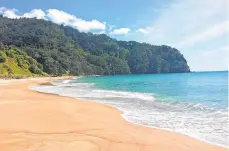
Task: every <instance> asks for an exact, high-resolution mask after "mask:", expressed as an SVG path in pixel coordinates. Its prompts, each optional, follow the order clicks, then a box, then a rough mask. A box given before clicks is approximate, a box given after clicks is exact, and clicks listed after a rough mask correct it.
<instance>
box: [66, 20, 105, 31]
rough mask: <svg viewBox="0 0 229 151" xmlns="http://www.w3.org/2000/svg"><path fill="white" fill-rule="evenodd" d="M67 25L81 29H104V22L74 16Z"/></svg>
mask: <svg viewBox="0 0 229 151" xmlns="http://www.w3.org/2000/svg"><path fill="white" fill-rule="evenodd" d="M69 25H70V26H73V27H75V28H77V29H79V30H81V31H89V30H105V29H106V24H105V23H101V22H99V21H98V20H92V21H85V20H82V19H78V18H76V19H75V20H73V21H72V23H70V24H69Z"/></svg>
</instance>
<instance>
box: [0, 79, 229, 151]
mask: <svg viewBox="0 0 229 151" xmlns="http://www.w3.org/2000/svg"><path fill="white" fill-rule="evenodd" d="M54 79H55V78H34V79H23V80H0V121H1V124H0V150H1V151H227V150H228V149H226V148H223V147H219V146H215V145H211V144H208V143H205V142H202V141H199V140H196V139H194V138H191V137H188V136H185V135H181V134H177V133H173V132H168V131H164V130H160V129H154V128H147V127H144V126H139V125H136V124H132V123H130V122H127V121H126V120H124V119H123V118H122V117H121V115H120V114H121V112H120V111H118V110H117V109H115V108H112V107H110V106H106V105H103V104H98V103H94V102H90V101H84V100H79V99H74V98H68V97H61V96H57V95H51V94H43V93H39V92H35V91H32V90H29V89H28V87H29V86H31V85H37V84H41V83H45V82H49V81H50V80H54Z"/></svg>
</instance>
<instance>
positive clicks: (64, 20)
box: [47, 9, 106, 31]
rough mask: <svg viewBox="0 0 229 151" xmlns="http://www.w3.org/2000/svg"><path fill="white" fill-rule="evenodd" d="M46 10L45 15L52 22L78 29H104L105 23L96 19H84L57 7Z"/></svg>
mask: <svg viewBox="0 0 229 151" xmlns="http://www.w3.org/2000/svg"><path fill="white" fill-rule="evenodd" d="M47 12H48V14H47V17H48V18H49V19H50V20H51V21H53V22H54V23H57V24H64V25H68V26H72V27H75V28H77V29H79V30H80V31H89V30H105V29H106V23H102V22H100V21H98V20H91V21H86V20H83V19H80V18H77V17H76V16H74V15H71V14H69V13H66V12H64V11H60V10H57V9H49V10H48V11H47Z"/></svg>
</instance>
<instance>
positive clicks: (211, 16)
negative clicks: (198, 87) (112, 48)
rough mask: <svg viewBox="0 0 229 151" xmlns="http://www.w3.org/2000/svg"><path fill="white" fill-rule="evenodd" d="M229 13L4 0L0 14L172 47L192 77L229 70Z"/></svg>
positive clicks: (201, 7) (223, 7) (143, 3)
mask: <svg viewBox="0 0 229 151" xmlns="http://www.w3.org/2000/svg"><path fill="white" fill-rule="evenodd" d="M227 9H228V1H227V0H217V1H216V0H163V1H162V0H125V1H123V0H115V1H108V0H77V1H76V0H65V1H60V0H59V1H58V0H49V1H45V0H39V1H30V0H1V6H0V13H1V14H3V16H5V17H9V18H20V17H27V18H31V17H36V18H42V19H46V20H51V21H53V22H55V23H58V24H65V25H69V26H72V27H74V28H77V29H79V30H80V31H84V32H93V33H106V34H107V35H109V36H111V37H114V38H117V39H120V40H136V41H139V42H147V43H151V44H155V45H162V44H164V45H170V46H173V47H176V48H178V49H179V50H180V51H181V53H182V54H184V56H185V58H186V59H187V61H188V64H189V65H190V67H191V70H192V71H213V70H228V51H229V44H228V42H229V41H228V33H229V19H228V11H227Z"/></svg>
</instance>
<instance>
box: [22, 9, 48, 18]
mask: <svg viewBox="0 0 229 151" xmlns="http://www.w3.org/2000/svg"><path fill="white" fill-rule="evenodd" d="M45 16H46V14H45V12H43V11H42V10H41V9H33V10H31V11H30V12H29V13H25V14H24V15H23V17H25V18H37V19H45Z"/></svg>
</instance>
